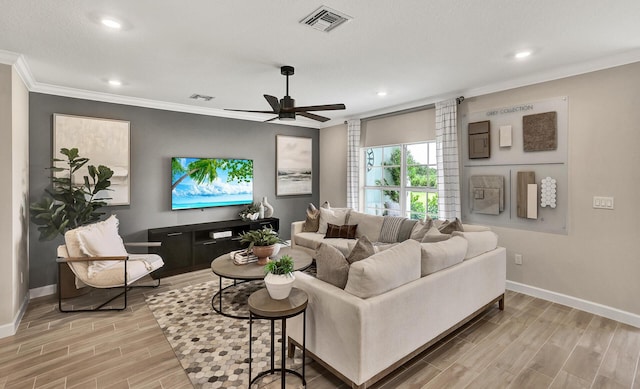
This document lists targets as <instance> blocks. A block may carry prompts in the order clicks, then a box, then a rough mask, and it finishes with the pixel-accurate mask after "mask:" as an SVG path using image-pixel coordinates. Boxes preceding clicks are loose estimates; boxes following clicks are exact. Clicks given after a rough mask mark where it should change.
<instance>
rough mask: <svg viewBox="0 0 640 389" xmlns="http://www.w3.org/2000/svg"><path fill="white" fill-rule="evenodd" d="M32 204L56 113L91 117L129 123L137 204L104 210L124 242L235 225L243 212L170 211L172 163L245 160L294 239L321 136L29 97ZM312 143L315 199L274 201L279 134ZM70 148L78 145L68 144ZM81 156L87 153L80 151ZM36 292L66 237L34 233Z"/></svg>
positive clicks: (43, 179)
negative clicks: (166, 230)
mask: <svg viewBox="0 0 640 389" xmlns="http://www.w3.org/2000/svg"><path fill="white" fill-rule="evenodd" d="M29 106H30V109H29V135H30V144H29V155H30V157H29V185H30V195H29V202H30V203H31V202H34V201H36V200H38V199H39V198H40V197H41V196H42V194H43V193H44V189H45V188H46V187H47V186H48V185H49V184H50V180H49V176H48V171H47V170H46V168H47V167H49V166H50V163H51V155H52V134H53V114H54V113H62V114H69V115H78V116H88V117H97V118H106V119H117V120H127V121H129V122H131V135H130V149H131V160H130V167H131V172H130V174H131V203H130V205H127V206H114V207H106V208H104V209H103V210H105V211H106V212H107V214H111V213H115V214H116V215H117V216H118V219H119V220H120V234H121V235H122V237H123V239H124V240H125V242H128V241H129V242H132V241H146V240H147V229H149V228H156V227H166V226H173V225H183V224H192V223H202V222H210V221H218V220H230V219H237V218H238V212H240V210H242V209H243V207H241V206H233V207H219V208H207V209H198V210H181V211H171V198H170V195H171V194H170V186H171V174H170V169H171V157H211V158H247V159H253V161H254V200H255V201H256V202H257V201H260V200H262V197H263V196H266V197H267V198H268V200H269V203H270V204H271V205H273V207H274V209H275V211H274V217H277V218H279V219H280V232H281V236H282V237H283V238H284V239H289V237H290V224H291V222H292V221H295V220H301V219H304V215H305V209H306V207H307V204H308V203H310V202H313V203H315V204H318V200H319V196H318V193H319V155H320V153H319V132H318V130H317V129H313V128H305V127H296V126H285V125H281V124H277V123H261V122H251V121H245V120H237V119H228V118H220V117H213V116H205V115H196V114H189V113H182V112H172V111H164V110H158V109H151V108H142V107H133V106H127V105H120V104H112V103H103V102H96V101H90V100H82V99H74V98H68V97H61V96H53V95H46V94H40V93H31V94H30V100H29ZM278 134H282V135H293V136H303V137H309V138H312V139H313V172H314V175H313V194H312V195H305V196H282V197H276V194H275V193H276V187H275V185H276V182H275V177H276V176H275V171H276V166H275V147H276V135H278ZM68 147H73V145H69V146H68ZM80 154H81V155H82V150H80ZM29 239H30V242H29V250H30V270H29V281H30V288H31V289H34V288H38V287H43V286H47V285H52V284H55V283H56V280H57V275H56V274H57V273H56V262H55V257H56V247H57V246H58V245H59V244H62V243H63V239H62V237H60V238H58V239H56V240H54V241H52V242H39V241H38V231H37V229H36V227H35V225H33V224H31V228H30V233H29Z"/></svg>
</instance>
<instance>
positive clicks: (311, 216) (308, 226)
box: [302, 203, 320, 232]
mask: <svg viewBox="0 0 640 389" xmlns="http://www.w3.org/2000/svg"><path fill="white" fill-rule="evenodd" d="M318 227H320V210H319V209H317V208H316V207H315V205H313V204H311V203H309V206H308V207H307V217H306V219H305V221H304V224H303V225H302V232H318Z"/></svg>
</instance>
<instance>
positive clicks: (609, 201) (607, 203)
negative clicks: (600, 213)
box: [593, 196, 613, 209]
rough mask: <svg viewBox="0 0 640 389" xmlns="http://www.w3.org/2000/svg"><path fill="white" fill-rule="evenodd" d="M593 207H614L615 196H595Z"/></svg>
mask: <svg viewBox="0 0 640 389" xmlns="http://www.w3.org/2000/svg"><path fill="white" fill-rule="evenodd" d="M593 208H596V209H613V197H602V196H593Z"/></svg>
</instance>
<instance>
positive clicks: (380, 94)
mask: <svg viewBox="0 0 640 389" xmlns="http://www.w3.org/2000/svg"><path fill="white" fill-rule="evenodd" d="M386 95H387V92H383V91H380V92H378V96H380V97H384V96H386Z"/></svg>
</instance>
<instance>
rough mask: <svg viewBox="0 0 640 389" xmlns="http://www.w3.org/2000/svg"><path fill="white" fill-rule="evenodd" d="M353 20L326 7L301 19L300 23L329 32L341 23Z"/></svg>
mask: <svg viewBox="0 0 640 389" xmlns="http://www.w3.org/2000/svg"><path fill="white" fill-rule="evenodd" d="M351 19H353V18H352V17H351V16H349V15H346V14H343V13H342V12H338V11H336V10H335V9H331V8H329V7H327V6H324V5H323V6H322V7H320V8H318V9H317V10H315V11H313V12H312V13H311V14H310V15H309V16H307V17H306V18H304V19H302V20H301V21H300V23H302V24H306V25H307V26H309V27H312V28H315V29H316V30H320V31H324V32H329V31H331V30H333V29H334V28H336V27H338V26H339V25H341V24H342V23H344V22H346V21H348V20H351Z"/></svg>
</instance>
